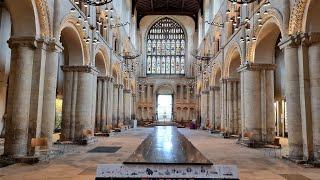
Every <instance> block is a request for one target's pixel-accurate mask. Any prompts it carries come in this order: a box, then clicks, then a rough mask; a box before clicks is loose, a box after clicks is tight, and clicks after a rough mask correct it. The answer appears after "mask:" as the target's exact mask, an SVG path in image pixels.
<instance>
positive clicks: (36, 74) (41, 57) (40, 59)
mask: <svg viewBox="0 0 320 180" xmlns="http://www.w3.org/2000/svg"><path fill="white" fill-rule="evenodd" d="M47 45H48V44H47V42H45V41H44V40H43V39H38V40H37V41H36V46H37V49H36V50H35V53H34V58H33V70H32V83H31V84H32V86H31V99H30V110H29V111H30V112H29V130H28V147H29V148H28V155H34V154H35V153H36V152H35V148H32V147H31V139H32V138H38V137H40V135H41V122H42V109H43V95H44V94H43V93H44V80H45V78H44V77H45V71H46V60H47V59H46V58H47V52H46V50H47Z"/></svg>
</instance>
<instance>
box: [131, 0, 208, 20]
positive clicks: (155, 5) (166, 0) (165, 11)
mask: <svg viewBox="0 0 320 180" xmlns="http://www.w3.org/2000/svg"><path fill="white" fill-rule="evenodd" d="M202 5H203V0H133V7H134V8H136V10H137V13H138V24H139V22H140V20H141V19H142V18H143V17H144V16H147V15H186V16H190V17H192V18H193V19H194V20H195V22H196V24H197V21H198V19H197V17H198V13H199V11H200V10H201V12H202V9H203V8H202Z"/></svg>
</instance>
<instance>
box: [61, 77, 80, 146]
mask: <svg viewBox="0 0 320 180" xmlns="http://www.w3.org/2000/svg"><path fill="white" fill-rule="evenodd" d="M63 77H64V80H63V102H62V122H61V130H62V131H61V137H60V139H61V140H62V141H66V140H72V139H73V136H71V134H73V132H72V133H71V129H74V127H73V128H71V126H72V124H73V125H74V122H73V123H72V121H73V120H74V118H72V117H74V108H73V107H74V103H75V101H76V99H77V96H76V92H77V89H76V88H77V84H76V83H77V81H74V82H73V79H74V78H73V72H71V71H70V72H68V71H64V75H63ZM75 78H77V75H76V76H75Z"/></svg>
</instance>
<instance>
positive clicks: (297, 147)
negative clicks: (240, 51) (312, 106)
mask: <svg viewBox="0 0 320 180" xmlns="http://www.w3.org/2000/svg"><path fill="white" fill-rule="evenodd" d="M299 43H300V42H298V39H294V38H290V39H288V40H286V41H285V42H282V45H281V48H282V49H284V61H285V72H286V74H285V78H286V79H285V80H286V81H285V82H286V84H285V85H286V90H285V94H286V101H287V117H288V142H289V157H290V158H293V159H301V158H302V157H303V140H302V122H301V111H300V110H301V107H300V90H299V63H298V45H299Z"/></svg>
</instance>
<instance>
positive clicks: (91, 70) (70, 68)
mask: <svg viewBox="0 0 320 180" xmlns="http://www.w3.org/2000/svg"><path fill="white" fill-rule="evenodd" d="M61 69H62V71H64V72H84V73H91V74H94V75H97V74H98V72H99V71H98V70H97V69H96V68H95V67H93V66H61Z"/></svg>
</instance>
